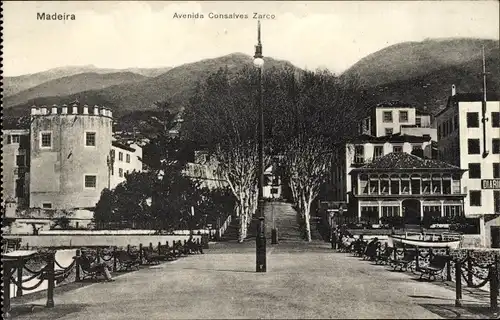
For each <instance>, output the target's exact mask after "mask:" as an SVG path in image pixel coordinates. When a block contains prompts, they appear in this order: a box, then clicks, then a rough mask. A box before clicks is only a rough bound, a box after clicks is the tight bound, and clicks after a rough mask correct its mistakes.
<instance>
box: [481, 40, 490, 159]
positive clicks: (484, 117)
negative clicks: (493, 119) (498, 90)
mask: <svg viewBox="0 0 500 320" xmlns="http://www.w3.org/2000/svg"><path fill="white" fill-rule="evenodd" d="M482 75H483V99H482V108H481V109H482V110H481V111H482V117H483V119H482V122H483V158H486V157H487V156H488V154H489V152H488V149H487V148H488V144H487V143H486V122H487V121H488V118H486V102H487V101H488V100H487V98H486V58H485V56H484V45H483V73H482Z"/></svg>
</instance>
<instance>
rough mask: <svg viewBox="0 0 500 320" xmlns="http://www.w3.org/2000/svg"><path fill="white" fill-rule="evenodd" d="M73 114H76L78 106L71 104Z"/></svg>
mask: <svg viewBox="0 0 500 320" xmlns="http://www.w3.org/2000/svg"><path fill="white" fill-rule="evenodd" d="M72 107H73V112H72V113H73V114H77V113H78V105H77V104H76V103H74V104H73V106H72Z"/></svg>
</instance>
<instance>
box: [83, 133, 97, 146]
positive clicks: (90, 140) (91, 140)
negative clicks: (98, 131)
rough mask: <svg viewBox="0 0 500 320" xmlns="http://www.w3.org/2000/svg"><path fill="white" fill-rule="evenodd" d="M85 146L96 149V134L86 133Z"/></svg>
mask: <svg viewBox="0 0 500 320" xmlns="http://www.w3.org/2000/svg"><path fill="white" fill-rule="evenodd" d="M85 145H86V146H87V147H95V132H85Z"/></svg>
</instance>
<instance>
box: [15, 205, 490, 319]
mask: <svg viewBox="0 0 500 320" xmlns="http://www.w3.org/2000/svg"><path fill="white" fill-rule="evenodd" d="M275 210H280V209H276V208H275ZM267 263H268V264H267V273H255V243H254V242H253V241H252V242H247V243H244V244H238V243H232V242H225V243H218V244H212V245H211V248H210V249H209V250H207V251H206V253H205V254H203V255H192V256H189V257H186V258H183V259H180V260H178V261H175V262H168V263H164V264H161V265H158V266H152V267H149V268H144V269H141V270H139V271H136V272H131V273H127V274H123V275H121V276H118V277H116V281H114V282H111V283H93V284H90V285H87V286H82V287H79V288H77V289H75V290H69V291H66V292H62V293H56V295H55V307H54V308H53V309H44V308H43V307H39V308H38V307H36V308H35V309H34V312H33V313H31V312H26V313H23V314H21V315H19V312H16V311H15V310H16V309H17V310H20V307H19V306H16V302H15V301H13V305H14V306H13V314H14V315H16V313H17V314H18V315H17V316H15V317H14V319H68V320H80V319H81V320H87V319H106V320H111V319H117V320H123V319H209V318H212V319H215V318H217V319H235V318H246V319H248V318H252V319H255V318H275V319H297V318H302V319H303V318H334V319H340V318H379V319H380V318H386V319H387V318H392V319H399V318H406V319H417V318H418V319H436V318H478V319H479V318H481V316H480V315H474V314H472V313H467V312H466V310H465V309H461V310H457V309H456V308H454V307H453V304H454V298H455V293H454V291H453V290H450V289H447V288H445V287H443V286H440V285H436V284H432V283H428V282H420V281H416V280H415V278H418V277H416V276H414V275H413V276H412V275H411V274H409V273H399V272H390V271H388V270H387V267H386V266H376V265H373V264H371V263H370V262H367V261H360V259H359V258H355V257H352V256H351V255H350V254H345V253H334V252H332V250H331V249H330V245H329V244H328V243H324V242H320V241H313V242H312V243H304V242H302V241H300V240H293V239H289V240H286V241H283V242H280V244H278V245H274V246H272V245H270V244H268V251H267ZM463 298H464V299H463V302H464V304H465V305H467V304H471V305H476V306H477V305H481V304H484V302H483V303H481V302H480V301H479V300H476V299H474V298H472V297H469V296H467V295H464V297H463ZM44 303H45V299H40V300H35V301H30V302H29V303H27V305H44ZM25 308H27V307H25Z"/></svg>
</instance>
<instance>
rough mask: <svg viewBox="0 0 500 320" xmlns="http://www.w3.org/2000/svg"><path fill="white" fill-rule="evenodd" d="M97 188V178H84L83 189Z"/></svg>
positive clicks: (88, 176)
mask: <svg viewBox="0 0 500 320" xmlns="http://www.w3.org/2000/svg"><path fill="white" fill-rule="evenodd" d="M96 187H97V176H90V175H86V176H85V188H96Z"/></svg>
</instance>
